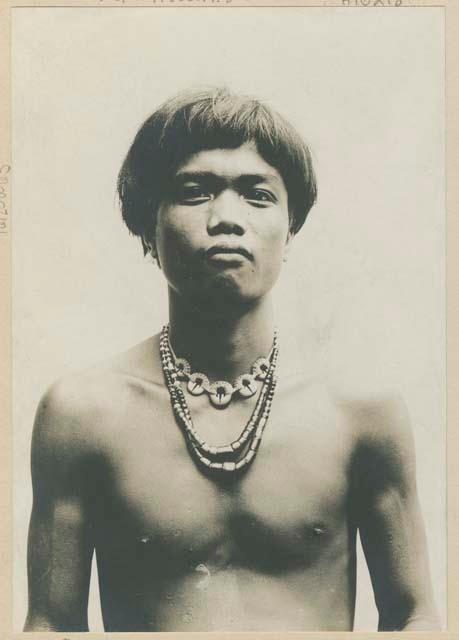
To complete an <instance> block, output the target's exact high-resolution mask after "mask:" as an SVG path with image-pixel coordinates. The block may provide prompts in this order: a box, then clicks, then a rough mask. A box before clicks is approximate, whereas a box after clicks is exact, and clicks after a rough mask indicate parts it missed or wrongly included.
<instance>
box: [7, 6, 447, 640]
mask: <svg viewBox="0 0 459 640" xmlns="http://www.w3.org/2000/svg"><path fill="white" fill-rule="evenodd" d="M12 15H13V20H12V43H13V49H12V54H13V68H12V81H13V166H14V183H13V204H14V221H13V222H14V224H13V235H14V255H13V304H14V435H15V443H14V501H15V514H14V553H15V564H14V568H15V574H14V575H15V581H14V604H15V611H14V620H15V629H16V630H20V629H21V627H22V624H23V621H24V617H25V612H26V606H27V605H26V600H27V581H26V537H27V526H28V518H29V512H30V506H31V488H30V479H29V454H30V436H31V428H32V422H33V416H34V412H35V408H36V405H37V403H38V401H39V398H40V396H41V395H42V393H43V392H44V391H45V389H46V388H47V387H48V386H49V384H50V383H51V382H53V381H54V380H55V379H56V378H58V377H60V376H62V375H65V374H66V373H69V372H71V371H73V370H78V369H81V368H84V367H86V366H88V365H90V364H92V363H95V362H97V361H99V360H101V359H103V358H105V357H107V356H109V355H111V354H113V353H116V352H117V351H121V350H123V349H126V348H128V347H129V346H131V345H132V344H134V343H135V342H138V341H140V340H142V339H143V338H145V337H147V336H148V335H150V334H151V333H153V332H156V331H157V330H158V329H159V327H160V325H161V324H162V323H163V322H164V320H165V319H166V290H165V286H164V282H163V280H162V276H161V274H160V272H158V270H157V269H156V268H155V267H154V266H153V265H152V264H151V262H149V261H148V260H146V259H144V258H143V257H142V253H141V250H140V245H139V244H138V243H137V241H135V240H133V239H130V238H129V236H128V233H127V231H126V230H125V229H124V227H123V226H122V224H121V222H120V215H119V212H118V210H117V208H116V205H115V197H114V194H115V182H116V175H117V172H118V170H119V167H120V164H121V162H122V159H123V157H124V154H125V153H126V151H127V148H128V146H129V144H130V142H131V140H132V137H133V135H134V133H135V132H136V130H137V128H138V126H139V125H140V123H141V122H142V121H143V120H144V119H145V118H146V117H147V116H148V115H149V114H150V113H151V111H152V110H153V109H154V108H155V106H157V105H158V104H159V103H160V102H162V101H163V100H164V99H165V98H167V97H168V96H169V95H171V94H172V93H175V92H176V91H177V90H180V89H183V88H184V87H187V86H195V85H206V84H222V83H223V84H227V85H228V86H230V87H231V88H233V89H235V90H237V91H242V92H244V93H250V94H254V95H256V96H258V97H261V98H264V99H265V100H267V101H268V102H269V103H270V104H271V105H273V106H274V107H276V108H278V109H279V110H280V111H281V112H282V113H283V114H284V115H286V116H287V117H288V118H289V119H290V120H291V121H292V122H293V123H294V124H295V125H296V126H297V128H298V129H299V130H300V131H301V132H302V133H303V134H304V136H305V137H306V139H307V140H308V141H309V143H310V145H311V147H312V150H313V154H314V158H315V163H316V169H317V174H318V181H319V201H318V204H317V205H316V207H315V208H314V209H313V210H312V212H311V214H310V218H309V219H308V221H307V223H306V226H305V227H304V229H303V231H302V233H301V234H300V235H299V236H298V237H297V239H296V242H295V244H294V247H293V250H292V252H291V256H290V259H289V262H288V264H287V265H286V268H285V270H284V273H283V275H282V278H281V282H280V284H279V286H278V288H277V291H276V300H277V303H278V304H277V308H278V312H277V318H278V324H279V326H280V329H281V337H282V340H283V344H285V345H286V348H288V347H292V346H294V347H295V349H296V351H297V354H298V357H299V358H300V359H303V360H304V361H305V362H308V363H310V366H311V367H312V366H314V364H315V363H319V362H320V363H322V364H323V363H324V362H326V363H327V366H328V367H329V370H330V373H331V375H332V376H333V378H334V380H335V381H336V384H338V385H340V384H342V383H343V382H344V381H346V383H347V384H348V385H349V387H352V388H356V386H358V385H360V384H362V386H363V381H364V382H365V384H366V385H368V384H369V385H370V386H372V385H374V386H376V387H378V386H379V385H386V384H389V385H391V386H394V387H396V388H397V389H400V390H401V392H402V393H403V395H404V397H405V400H406V402H407V404H408V407H409V411H410V414H411V417H412V421H413V428H414V434H415V440H416V452H417V459H418V486H419V494H420V500H421V506H422V510H423V513H424V518H425V521H426V528H427V537H428V543H429V552H430V559H431V567H432V578H433V584H434V590H435V597H436V601H437V604H438V606H439V609H440V612H441V615H442V620H443V624H444V625H446V559H445V556H446V512H445V503H446V482H445V477H446V473H445V292H444V286H445V279H444V266H445V256H444V246H445V209H444V142H443V141H444V120H443V110H444V77H443V71H444V38H443V10H441V9H432V8H409V9H408V8H406V9H404V8H396V9H395V8H394V9H386V10H384V9H372V10H366V9H317V8H310V9H305V8H270V9H266V8H265V9H263V8H259V9H252V8H240V9H239V8H223V9H213V8H203V9H196V8H194V9H186V8H185V9H172V8H167V9H154V8H153V9H143V8H129V9H128V8H126V7H121V8H116V9H109V8H103V9H87V8H85V9H76V8H62V9H48V8H34V9H30V8H21V9H13V10H12ZM359 560H361V562H360V567H359V588H358V598H357V613H356V629H358V630H372V629H374V628H375V626H376V620H377V618H376V612H375V608H374V602H373V596H372V592H371V585H370V583H369V578H368V575H367V572H366V569H365V566H364V562H363V561H362V558H361V555H359ZM93 577H94V580H93V584H92V589H91V598H90V628H91V630H92V631H98V630H99V631H100V630H102V626H101V618H100V610H99V601H98V595H97V576H96V575H94V576H93ZM305 597H307V594H305Z"/></svg>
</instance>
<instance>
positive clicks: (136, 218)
mask: <svg viewBox="0 0 459 640" xmlns="http://www.w3.org/2000/svg"><path fill="white" fill-rule="evenodd" d="M249 141H253V142H254V143H255V145H256V147H257V151H258V153H259V154H260V155H261V156H262V158H263V159H264V160H265V161H266V162H267V163H268V164H270V165H271V166H273V167H274V168H275V169H277V170H278V171H279V173H280V175H281V176H282V178H283V180H284V183H285V187H286V189H287V193H288V203H289V215H290V231H291V232H292V233H294V234H295V233H297V232H298V231H299V230H300V229H301V227H302V226H303V223H304V221H305V220H306V216H307V214H308V212H309V210H310V209H311V207H312V206H313V204H314V202H315V201H316V197H317V186H316V178H315V174H314V169H313V166H312V160H311V154H310V152H309V149H308V147H307V145H306V144H305V142H304V141H303V140H302V139H301V137H300V136H299V134H298V133H297V132H296V131H295V129H294V128H293V127H292V125H290V124H289V123H288V122H287V121H286V120H285V119H284V118H283V117H282V116H281V115H279V114H278V113H277V112H275V111H273V110H272V109H270V108H269V107H267V106H265V105H264V104H262V103H261V102H260V101H258V100H255V99H252V98H248V97H245V96H238V95H235V94H232V93H231V92H230V91H228V90H227V89H223V88H215V89H210V90H202V91H192V92H186V93H182V94H179V95H177V96H175V97H173V98H172V99H170V100H168V101H167V102H165V103H164V104H163V105H162V106H160V107H159V109H157V110H156V111H155V112H154V113H153V114H152V115H151V116H150V117H149V118H148V119H147V120H146V121H145V122H144V124H143V125H142V126H141V128H140V129H139V131H138V132H137V135H136V136H135V138H134V141H133V143H132V145H131V147H130V149H129V151H128V153H127V156H126V158H125V160H124V162H123V165H122V167H121V170H120V173H119V176H118V184H117V188H118V197H119V201H120V206H121V213H122V215H123V220H124V222H125V223H126V225H127V227H128V229H129V230H130V231H131V233H133V234H134V235H136V236H140V237H141V239H142V244H143V248H144V251H146V245H145V238H146V237H147V236H148V233H149V231H150V232H151V230H152V229H154V227H155V222H156V220H155V218H156V212H157V209H158V206H159V205H160V203H161V201H162V199H163V197H164V195H165V189H166V188H167V185H168V182H169V180H170V179H171V178H172V177H173V176H174V175H175V172H176V171H177V169H178V167H179V166H180V165H181V164H182V163H183V162H184V161H185V160H186V159H187V158H188V157H189V156H191V155H192V154H194V153H197V152H198V151H202V150H204V149H217V148H232V149H235V148H237V147H239V146H241V145H242V144H244V143H245V142H249Z"/></svg>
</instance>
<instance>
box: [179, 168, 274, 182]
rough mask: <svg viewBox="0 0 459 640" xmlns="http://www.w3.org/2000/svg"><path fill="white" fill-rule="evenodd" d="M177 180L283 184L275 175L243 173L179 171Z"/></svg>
mask: <svg viewBox="0 0 459 640" xmlns="http://www.w3.org/2000/svg"><path fill="white" fill-rule="evenodd" d="M175 178H176V179H177V180H180V181H181V182H186V181H187V180H190V181H193V180H216V181H226V180H231V181H232V182H243V183H249V184H258V183H260V182H270V181H272V180H274V181H275V182H281V180H280V178H279V177H278V176H277V175H276V174H274V173H241V174H237V175H226V174H218V173H214V172H213V171H178V172H177V173H176V175H175Z"/></svg>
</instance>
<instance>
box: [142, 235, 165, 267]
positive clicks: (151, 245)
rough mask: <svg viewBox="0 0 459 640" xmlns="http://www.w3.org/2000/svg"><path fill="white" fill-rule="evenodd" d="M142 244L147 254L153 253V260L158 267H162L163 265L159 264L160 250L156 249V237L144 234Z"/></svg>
mask: <svg viewBox="0 0 459 640" xmlns="http://www.w3.org/2000/svg"><path fill="white" fill-rule="evenodd" d="M142 246H143V250H144V251H145V255H146V254H147V253H149V254H150V255H151V257H152V258H153V260H154V261H155V262H156V264H157V265H158V267H160V268H161V265H160V264H159V259H158V252H157V250H156V242H155V239H154V238H147V237H146V236H142Z"/></svg>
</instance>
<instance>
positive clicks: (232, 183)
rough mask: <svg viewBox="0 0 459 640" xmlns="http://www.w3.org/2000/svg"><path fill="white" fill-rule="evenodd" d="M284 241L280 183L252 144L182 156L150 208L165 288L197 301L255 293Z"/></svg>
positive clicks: (275, 265) (269, 278)
mask: <svg viewBox="0 0 459 640" xmlns="http://www.w3.org/2000/svg"><path fill="white" fill-rule="evenodd" d="M288 240H289V216H288V196H287V191H286V188H285V185H284V182H283V180H282V178H281V176H280V174H279V173H278V171H277V170H276V169H275V168H274V167H272V166H271V165H269V164H268V163H267V162H265V160H263V158H262V157H261V156H260V155H259V153H258V152H257V150H256V147H255V145H254V144H252V143H246V144H244V145H242V146H240V147H238V148H237V149H210V150H204V151H200V152H198V153H196V154H194V155H192V156H190V157H189V158H188V159H187V160H186V161H185V162H184V163H183V164H182V165H181V166H180V167H179V168H178V170H177V172H176V174H175V176H174V178H173V180H172V186H171V189H170V192H169V194H168V196H167V198H165V200H164V201H163V202H162V204H161V206H160V207H159V211H158V216H157V227H156V249H157V254H158V259H159V263H160V265H161V267H162V269H163V271H164V274H165V276H166V278H167V280H168V282H169V285H170V286H171V287H172V288H173V289H174V290H175V291H176V292H177V293H179V294H181V295H184V296H187V297H190V299H194V301H195V302H197V303H199V300H202V301H203V302H204V301H206V300H207V301H215V300H218V299H221V300H223V299H226V300H229V301H232V302H236V301H241V302H242V301H251V300H255V299H258V298H260V297H262V296H263V295H264V294H266V293H267V292H268V291H269V290H270V289H271V287H272V286H273V284H274V283H275V281H276V279H277V277H278V275H279V271H280V267H281V264H282V260H283V257H284V255H285V252H286V249H287V244H288Z"/></svg>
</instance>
